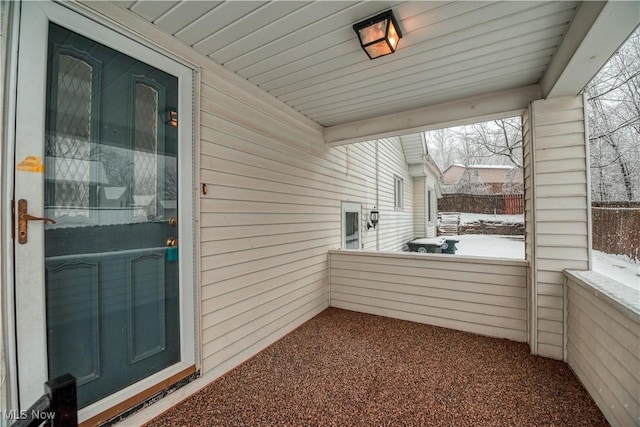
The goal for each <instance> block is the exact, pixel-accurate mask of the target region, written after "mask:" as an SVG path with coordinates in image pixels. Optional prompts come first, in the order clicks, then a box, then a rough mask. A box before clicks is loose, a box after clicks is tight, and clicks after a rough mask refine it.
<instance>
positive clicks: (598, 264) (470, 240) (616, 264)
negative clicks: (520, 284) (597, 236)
mask: <svg viewBox="0 0 640 427" xmlns="http://www.w3.org/2000/svg"><path fill="white" fill-rule="evenodd" d="M502 216H510V215H502ZM447 239H456V240H460V242H459V243H457V244H456V248H457V249H456V255H467V256H482V257H494V258H511V259H524V236H498V235H487V234H465V235H462V236H447ZM593 270H594V271H596V272H598V273H600V274H602V275H603V276H607V277H608V278H610V279H613V280H615V281H617V282H620V283H622V284H623V285H625V286H627V287H629V288H631V289H632V290H634V291H637V292H639V293H640V260H632V259H630V258H629V257H628V256H625V255H612V254H607V253H604V252H600V251H593ZM639 295H640V294H639Z"/></svg>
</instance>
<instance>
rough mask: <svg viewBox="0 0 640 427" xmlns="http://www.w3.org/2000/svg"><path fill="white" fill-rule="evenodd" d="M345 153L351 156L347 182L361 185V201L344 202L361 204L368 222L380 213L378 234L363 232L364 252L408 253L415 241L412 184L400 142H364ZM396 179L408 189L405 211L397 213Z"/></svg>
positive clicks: (390, 139) (391, 139)
mask: <svg viewBox="0 0 640 427" xmlns="http://www.w3.org/2000/svg"><path fill="white" fill-rule="evenodd" d="M342 149H343V150H344V149H346V151H347V153H348V160H347V176H346V179H348V180H352V181H353V180H355V182H358V183H360V188H359V189H360V198H359V199H358V198H349V199H345V200H350V201H351V200H353V201H358V202H362V215H363V218H364V219H366V220H368V219H369V212H370V211H371V209H373V208H374V207H375V208H376V209H377V210H378V211H379V212H380V222H379V223H378V225H377V226H376V229H375V230H374V229H373V228H371V229H369V230H367V229H366V227H365V228H363V229H362V243H363V244H364V249H365V250H381V251H401V250H403V249H406V244H407V242H408V241H410V240H411V239H413V222H414V221H413V220H414V217H413V180H412V179H411V177H410V176H409V171H408V166H407V164H406V162H405V158H404V153H403V151H402V145H401V143H400V140H399V138H384V139H380V140H376V141H369V142H362V143H358V144H353V145H348V146H346V147H344V148H342ZM376 150H377V152H378V155H377V156H376ZM394 176H398V177H400V178H402V179H403V180H404V184H405V187H406V188H405V196H404V203H405V209H403V210H397V209H395V192H394V188H395V185H394ZM376 182H377V185H376Z"/></svg>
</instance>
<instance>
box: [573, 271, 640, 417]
mask: <svg viewBox="0 0 640 427" xmlns="http://www.w3.org/2000/svg"><path fill="white" fill-rule="evenodd" d="M589 275H590V277H592V276H596V279H597V280H604V278H599V277H598V276H599V275H598V274H597V273H593V272H590V273H589ZM565 280H566V298H567V313H568V314H567V322H566V334H567V338H566V361H567V363H568V364H569V366H571V369H573V371H574V372H575V373H576V375H577V376H578V378H580V381H581V382H582V384H583V385H584V386H585V388H586V389H587V391H588V392H589V394H591V397H593V399H594V401H595V402H596V403H597V404H598V406H599V407H600V410H601V411H602V413H603V414H604V416H605V417H606V418H607V420H608V421H609V423H610V424H611V425H619V426H631V425H637V424H638V423H639V422H640V403H639V401H638V399H639V396H640V314H638V313H637V312H635V311H633V310H631V309H629V308H627V307H625V306H624V305H622V304H620V303H619V302H618V301H616V300H614V299H612V298H611V297H609V296H608V295H606V294H604V293H603V292H601V291H599V290H597V289H595V288H594V287H592V286H591V285H590V284H589V283H588V281H587V280H584V279H583V277H581V273H579V272H569V273H565Z"/></svg>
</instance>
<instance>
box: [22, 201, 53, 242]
mask: <svg viewBox="0 0 640 427" xmlns="http://www.w3.org/2000/svg"><path fill="white" fill-rule="evenodd" d="M29 221H44V222H45V223H47V222H50V223H51V224H55V223H56V221H55V220H54V219H52V218H46V217H39V216H33V215H30V214H28V213H27V201H26V200H25V199H20V200H18V243H20V244H21V245H24V244H25V243H27V235H28V233H27V231H28V230H27V223H28V222H29Z"/></svg>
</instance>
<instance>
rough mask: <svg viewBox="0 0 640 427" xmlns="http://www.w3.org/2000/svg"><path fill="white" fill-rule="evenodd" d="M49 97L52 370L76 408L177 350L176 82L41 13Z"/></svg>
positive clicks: (171, 358) (174, 358)
mask: <svg viewBox="0 0 640 427" xmlns="http://www.w3.org/2000/svg"><path fill="white" fill-rule="evenodd" d="M46 102H47V103H46V106H47V121H46V140H45V171H46V172H45V196H44V197H45V209H44V211H45V216H46V217H49V218H52V219H54V220H55V221H56V223H55V224H47V225H46V228H45V269H46V271H45V287H46V311H47V350H48V365H49V377H50V378H54V377H56V376H58V375H61V374H64V373H67V372H69V373H71V374H73V375H74V376H75V377H76V379H77V381H78V401H79V402H78V403H79V406H80V407H84V406H87V405H89V404H91V403H93V402H95V401H97V400H100V399H102V398H104V397H106V396H109V395H111V394H113V393H114V392H116V391H118V390H121V389H123V388H125V387H127V386H129V385H131V384H133V383H135V382H137V381H139V380H141V379H143V378H146V377H148V376H150V375H153V374H154V373H156V372H159V371H160V370H162V369H164V368H166V367H168V366H170V365H172V364H174V363H176V362H178V361H179V360H180V330H179V314H180V313H179V295H178V289H179V287H178V262H177V261H178V252H177V251H178V248H177V237H178V236H177V227H176V224H177V207H178V206H177V200H178V187H177V183H178V179H177V173H178V127H177V126H178V123H177V119H176V114H177V113H176V106H177V104H178V81H177V79H176V77H174V76H171V75H169V74H167V73H165V72H163V71H160V70H158V69H156V68H153V67H151V66H149V65H147V64H145V63H143V62H140V61H138V60H136V59H134V58H132V57H129V56H127V55H124V54H121V53H119V52H117V51H115V50H112V49H110V48H108V47H106V46H104V45H101V44H99V43H97V42H95V41H92V40H90V39H87V38H85V37H83V36H80V35H78V34H76V33H73V32H71V31H69V30H66V29H64V28H62V27H60V26H57V25H55V24H50V28H49V48H48V80H47V101H46ZM167 117H168V118H169V119H167Z"/></svg>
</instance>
